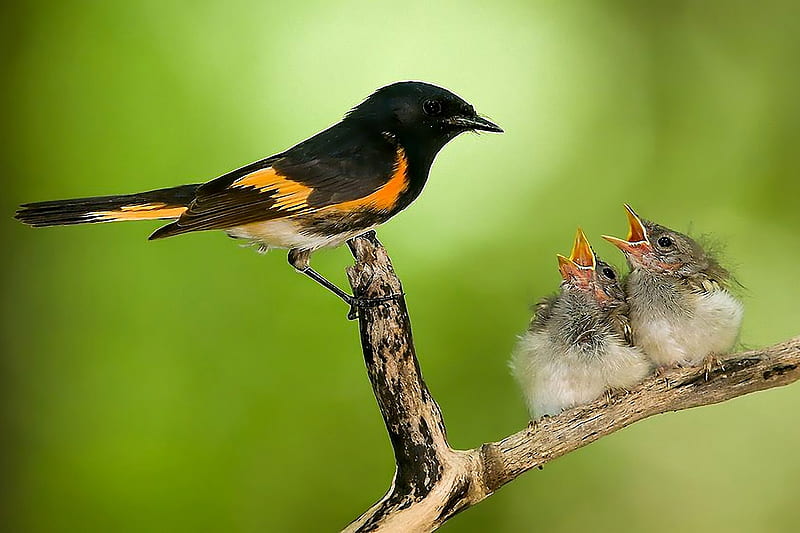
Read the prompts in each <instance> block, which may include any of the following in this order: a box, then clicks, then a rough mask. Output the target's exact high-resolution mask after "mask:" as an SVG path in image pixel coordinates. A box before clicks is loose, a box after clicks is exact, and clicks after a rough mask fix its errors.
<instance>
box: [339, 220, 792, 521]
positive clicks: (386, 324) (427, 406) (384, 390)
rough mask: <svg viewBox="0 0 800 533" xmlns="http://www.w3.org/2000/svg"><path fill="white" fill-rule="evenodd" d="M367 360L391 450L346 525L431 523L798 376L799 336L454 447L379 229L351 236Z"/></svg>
mask: <svg viewBox="0 0 800 533" xmlns="http://www.w3.org/2000/svg"><path fill="white" fill-rule="evenodd" d="M350 249H351V251H352V252H353V255H354V257H355V258H356V264H355V265H354V266H352V267H350V268H349V269H348V277H349V279H350V284H351V286H352V287H353V294H354V295H355V296H356V297H357V298H360V299H361V301H362V304H363V305H362V306H361V307H360V309H359V319H358V320H359V330H360V334H361V346H362V350H363V352H364V360H365V362H366V366H367V373H368V375H369V379H370V382H371V383H372V388H373V391H374V393H375V397H376V399H377V401H378V407H379V408H380V410H381V414H382V415H383V419H384V422H385V423H386V429H387V430H388V432H389V438H390V440H391V443H392V447H393V449H394V455H395V464H396V470H395V475H394V480H393V481H392V484H391V487H390V488H389V491H388V492H387V493H386V495H385V496H384V497H383V498H381V500H379V501H378V502H377V503H376V504H375V505H373V506H372V507H370V508H369V509H368V510H367V511H366V512H364V514H362V515H361V516H360V517H358V518H357V519H356V520H354V521H353V522H352V523H351V524H350V525H348V526H347V528H345V531H348V532H366V531H381V532H389V531H403V532H409V531H434V530H436V529H437V528H438V527H439V526H441V525H442V524H443V523H444V522H445V521H447V520H448V519H449V518H451V517H452V516H454V515H455V514H456V513H458V512H460V511H463V510H464V509H467V508H469V507H471V506H473V505H475V504H477V503H479V502H481V501H483V500H484V499H486V498H487V497H489V496H491V495H492V493H493V492H494V491H495V490H497V489H498V488H500V487H501V486H503V485H505V484H506V483H508V482H509V481H512V480H513V479H515V478H516V477H518V476H519V475H520V474H522V473H524V472H526V471H528V470H530V469H531V468H535V467H537V466H541V465H544V464H545V463H547V462H549V461H552V460H553V459H556V458H558V457H561V456H562V455H565V454H567V453H569V452H571V451H573V450H576V449H578V448H580V447H582V446H585V445H586V444H589V443H591V442H594V441H596V440H597V439H599V438H601V437H603V436H605V435H608V434H610V433H613V432H615V431H618V430H620V429H622V428H624V427H626V426H629V425H630V424H633V423H634V422H638V421H639V420H642V419H645V418H647V417H650V416H652V415H655V414H659V413H665V412H668V411H679V410H682V409H689V408H691V407H699V406H702V405H710V404H715V403H719V402H723V401H725V400H729V399H731V398H735V397H737V396H742V395H745V394H749V393H751V392H756V391H760V390H764V389H769V388H773V387H780V386H782V385H788V384H789V383H792V382H794V381H796V380H798V379H800V337H797V338H794V339H792V340H789V341H786V342H783V343H780V344H777V345H775V346H770V347H768V348H763V349H760V350H752V351H748V352H744V353H738V354H733V355H730V356H727V357H725V358H722V359H721V360H720V365H718V366H716V367H715V368H714V369H712V370H711V371H710V372H706V371H705V370H704V369H703V368H701V367H698V368H683V369H676V370H673V371H670V372H668V373H666V374H664V375H662V376H658V377H656V376H654V377H652V378H650V379H648V380H646V381H645V382H644V383H642V384H641V385H639V386H638V387H636V388H635V389H633V390H631V391H629V392H628V393H625V394H619V395H616V396H615V397H611V398H602V399H600V400H597V401H595V402H594V403H591V404H589V405H585V406H581V407H577V408H574V409H570V410H569V411H565V412H563V413H561V414H560V415H558V416H555V417H549V418H544V419H542V420H541V421H539V422H537V423H536V424H530V425H528V427H526V428H525V429H523V430H521V431H519V432H517V433H515V434H513V435H510V436H508V437H506V438H505V439H503V440H501V441H498V442H491V443H486V444H483V445H481V446H479V447H477V448H474V449H471V450H454V449H452V448H451V447H450V445H449V444H448V442H447V433H446V431H445V426H444V420H443V419H442V413H441V410H440V409H439V406H438V405H437V404H436V401H435V400H434V399H433V397H432V396H431V394H430V391H429V390H428V388H427V386H426V385H425V382H424V380H423V379H422V374H421V372H420V368H419V363H418V361H417V357H416V354H415V351H414V343H413V339H412V335H411V322H410V320H409V317H408V312H407V310H406V305H405V299H404V297H403V294H402V287H401V284H400V280H399V279H398V278H397V276H396V275H395V273H394V270H393V269H392V264H391V261H390V259H389V256H388V255H387V254H386V250H384V248H383V247H382V246H381V244H380V243H379V242H378V240H377V238H376V237H375V235H374V233H369V234H367V235H364V236H361V237H358V238H356V239H354V240H353V241H351V242H350Z"/></svg>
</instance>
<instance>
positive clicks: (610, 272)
mask: <svg viewBox="0 0 800 533" xmlns="http://www.w3.org/2000/svg"><path fill="white" fill-rule="evenodd" d="M603 275H604V276H605V277H607V278H608V279H615V278H616V277H617V275H616V274H614V271H613V270H612V269H610V268H609V267H605V268H603Z"/></svg>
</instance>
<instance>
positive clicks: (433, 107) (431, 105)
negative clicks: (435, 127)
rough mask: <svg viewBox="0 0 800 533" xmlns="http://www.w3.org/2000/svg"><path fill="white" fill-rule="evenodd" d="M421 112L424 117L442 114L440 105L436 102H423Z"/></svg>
mask: <svg viewBox="0 0 800 533" xmlns="http://www.w3.org/2000/svg"><path fill="white" fill-rule="evenodd" d="M422 110H423V111H424V112H425V114H426V115H430V116H432V117H435V116H436V115H438V114H440V113H441V112H442V103H441V102H440V101H438V100H425V101H424V102H422Z"/></svg>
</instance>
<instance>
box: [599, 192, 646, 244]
mask: <svg viewBox="0 0 800 533" xmlns="http://www.w3.org/2000/svg"><path fill="white" fill-rule="evenodd" d="M625 214H626V215H628V237H627V238H626V239H624V240H623V239H619V238H617V237H611V236H610V235H603V238H604V239H605V240H607V241H608V242H610V243H611V244H613V245H614V246H616V247H617V248H619V249H620V250H622V252H623V253H624V254H625V255H629V254H633V255H635V256H641V255H642V254H644V253H645V252H647V251H649V250H651V249H652V246H651V244H650V240H649V239H648V238H647V229H646V228H645V227H644V224H642V220H641V219H640V218H639V215H637V214H636V212H635V211H634V210H633V209H632V208H631V206H629V205H628V204H625Z"/></svg>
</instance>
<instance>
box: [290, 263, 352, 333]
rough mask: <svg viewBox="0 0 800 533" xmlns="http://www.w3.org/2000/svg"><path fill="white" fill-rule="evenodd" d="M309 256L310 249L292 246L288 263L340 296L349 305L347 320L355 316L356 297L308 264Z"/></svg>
mask: <svg viewBox="0 0 800 533" xmlns="http://www.w3.org/2000/svg"><path fill="white" fill-rule="evenodd" d="M310 256H311V251H309V250H298V249H297V248H292V249H291V250H289V264H290V265H292V266H293V267H294V269H295V270H297V271H298V272H300V273H301V274H305V275H306V276H308V277H309V278H311V279H313V280H314V281H316V282H317V283H319V284H320V285H322V286H323V287H325V288H326V289H328V290H329V291H331V292H332V293H333V294H335V295H336V296H338V297H339V298H341V299H342V300H343V301H344V303H346V304H347V305H349V306H350V312H349V313H348V314H347V318H348V319H349V320H353V319H355V318H356V316H357V309H356V299H355V297H354V296H352V295H350V294H347V293H346V292H345V291H343V290H342V289H340V288H339V287H337V286H336V284H334V283H333V282H331V281H329V280H328V279H327V278H325V276H323V275H322V274H320V273H319V272H317V271H316V270H314V269H313V268H311V265H310V264H309V257H310Z"/></svg>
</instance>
